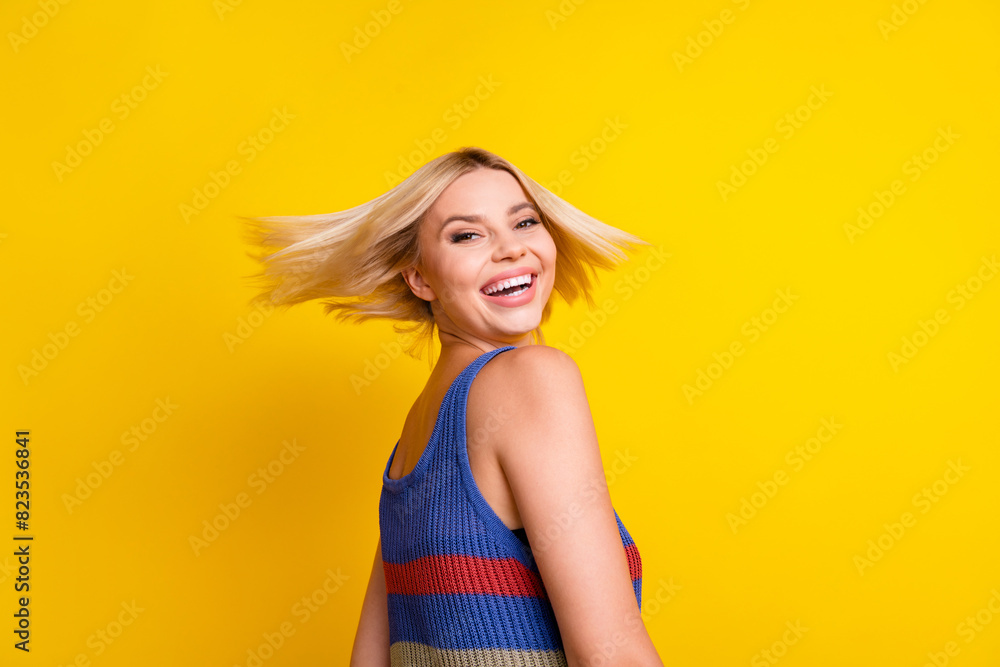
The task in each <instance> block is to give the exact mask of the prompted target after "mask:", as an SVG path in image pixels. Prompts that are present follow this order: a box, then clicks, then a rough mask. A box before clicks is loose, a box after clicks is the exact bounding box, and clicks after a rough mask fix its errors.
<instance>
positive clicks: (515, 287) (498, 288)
mask: <svg viewBox="0 0 1000 667" xmlns="http://www.w3.org/2000/svg"><path fill="white" fill-rule="evenodd" d="M536 278H537V276H536V275H535V274H533V273H528V274H525V275H523V276H517V277H516V278H508V279H507V280H498V281H497V282H495V283H493V284H492V285H487V286H486V287H484V288H483V289H481V290H479V291H480V292H482V293H483V294H485V295H486V296H501V297H503V296H517V295H518V294H523V293H524V292H525V291H527V290H528V289H530V288H531V286H532V284H534V282H535V279H536Z"/></svg>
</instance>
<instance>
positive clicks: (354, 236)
mask: <svg viewBox="0 0 1000 667" xmlns="http://www.w3.org/2000/svg"><path fill="white" fill-rule="evenodd" d="M476 169H501V170H503V171H506V172H508V173H509V174H511V175H512V176H513V177H514V178H515V179H517V181H518V182H519V183H520V184H521V188H522V189H523V190H524V192H525V195H526V196H527V198H528V200H529V201H530V202H531V203H532V204H534V205H535V207H536V208H537V209H538V211H539V213H540V217H541V222H542V224H544V225H545V228H546V229H547V230H548V231H549V234H550V235H551V236H552V239H553V241H554V242H555V246H556V258H557V261H556V275H555V283H554V286H553V290H554V291H556V292H558V293H559V294H560V295H561V296H562V298H563V299H564V300H565V301H566V302H567V303H568V304H570V305H572V304H573V302H574V301H576V299H577V298H578V297H579V296H580V295H583V296H584V297H585V298H586V300H587V305H588V306H589V307H591V308H593V307H594V305H595V304H594V299H593V297H592V296H591V294H590V290H591V288H592V284H593V283H595V282H599V281H598V280H597V275H596V268H602V269H609V270H610V269H613V268H614V267H615V266H616V264H617V263H618V262H623V261H625V260H626V259H627V256H626V255H625V253H624V252H622V250H620V248H621V249H624V250H631V249H632V247H633V246H639V245H651V244H650V243H648V242H646V241H644V240H642V239H640V238H639V237H637V236H633V235H632V234H629V233H628V232H625V231H622V230H620V229H618V228H616V227H612V226H610V225H607V224H605V223H603V222H601V221H599V220H597V219H595V218H592V217H590V216H589V215H587V214H586V213H584V212H582V211H580V210H579V209H577V208H575V207H574V206H572V205H571V204H569V203H568V202H566V201H564V200H562V199H560V198H559V197H557V196H556V195H554V194H552V192H550V191H549V190H547V189H545V188H544V187H542V186H541V185H539V184H538V183H536V182H535V181H533V180H532V179H530V178H529V177H528V176H526V175H525V174H524V173H522V172H521V170H520V169H518V168H517V167H515V166H514V165H513V164H511V163H510V162H508V161H507V160H505V159H504V158H502V157H500V156H499V155H496V154H494V153H491V152H489V151H487V150H484V149H482V148H477V147H474V146H469V147H464V148H460V149H458V150H456V151H453V152H451V153H446V154H444V155H441V156H439V157H437V158H435V159H433V160H431V161H430V162H428V163H427V164H425V165H423V166H422V167H420V168H419V169H417V170H416V171H415V172H414V173H413V174H411V175H410V176H408V177H407V178H406V179H405V180H404V181H403V182H401V183H399V184H398V185H396V186H395V187H393V188H392V189H390V190H389V191H388V192H386V193H384V194H382V195H379V196H378V197H376V198H375V199H372V200H371V201H368V202H365V203H364V204H360V205H359V206H355V207H354V208H349V209H346V210H344V211H337V212H334V213H321V214H318V215H302V216H271V217H256V218H251V217H245V216H240V217H241V218H242V219H243V220H245V221H247V223H248V224H247V226H246V228H245V236H246V239H247V241H248V243H250V244H252V245H253V246H256V247H263V248H277V250H276V251H274V252H268V251H265V252H263V253H257V254H254V253H249V252H248V253H247V254H249V255H250V256H251V257H253V258H254V259H256V260H258V261H260V262H261V263H262V264H264V269H263V270H262V271H260V272H258V273H256V274H253V275H251V276H245V278H249V279H251V280H254V279H256V280H257V281H258V283H260V285H261V287H262V290H263V291H262V292H261V293H259V294H258V295H256V296H255V297H253V298H252V299H251V300H250V303H251V304H254V303H258V302H266V303H268V304H270V305H272V306H291V305H293V304H296V303H301V302H303V301H309V300H312V299H326V301H325V306H324V310H325V312H326V314H330V313H331V312H336V317H337V319H338V320H339V321H351V320H353V321H355V322H359V323H360V322H363V321H365V320H367V319H370V318H386V319H390V320H393V321H394V322H396V323H395V324H394V325H393V329H394V330H395V331H396V332H397V333H400V334H409V335H411V336H412V337H411V339H410V342H409V343H404V349H405V350H406V352H407V354H409V355H410V356H412V357H414V358H419V357H420V348H421V347H423V346H424V345H426V346H427V348H428V350H430V349H431V343H432V341H433V339H434V334H435V329H436V324H435V322H434V316H433V314H432V312H431V307H430V302H429V301H424V300H423V299H421V298H419V297H417V296H416V295H415V294H413V292H412V291H410V288H409V286H408V285H407V284H406V281H405V280H404V279H403V275H402V270H403V269H404V268H407V267H409V266H414V265H416V264H418V263H419V262H420V247H419V245H418V242H417V239H418V236H417V233H418V230H419V225H420V222H421V221H422V220H423V218H424V216H425V214H426V213H427V211H428V209H430V207H431V206H432V205H433V204H434V202H435V201H436V200H437V198H438V197H439V196H440V195H441V193H442V192H443V191H444V190H445V188H447V187H448V186H449V185H451V183H452V182H454V181H455V179H457V178H458V177H459V176H462V175H463V174H467V173H469V172H470V171H474V170H476ZM588 271H589V272H590V275H588ZM591 276H593V278H591ZM551 309H552V299H549V301H548V303H546V304H545V306H544V308H543V310H542V319H541V323H540V324H539V326H538V328H536V329H535V330H534V331H533V332H532V337H533V340H534V342H536V343H544V341H545V339H544V337H543V335H542V330H541V324H544V323H545V322H546V321H547V320H548V318H549V315H550V314H551Z"/></svg>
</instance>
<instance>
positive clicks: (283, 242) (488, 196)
mask: <svg viewBox="0 0 1000 667" xmlns="http://www.w3.org/2000/svg"><path fill="white" fill-rule="evenodd" d="M251 223H252V227H253V232H254V239H253V240H254V243H257V244H260V245H263V246H269V247H277V248H280V250H278V251H277V252H274V253H271V254H269V255H267V256H262V257H259V259H260V260H261V261H263V262H265V263H266V264H267V265H268V266H267V269H266V270H265V271H264V272H263V273H262V274H260V275H261V276H263V277H264V279H265V281H266V282H267V283H268V288H267V289H266V291H265V292H264V293H263V294H262V295H261V297H258V298H266V299H268V300H269V301H271V303H274V304H284V305H291V304H293V303H298V302H301V301H305V300H308V299H314V298H327V299H328V301H327V306H326V310H327V312H331V311H337V315H338V316H339V317H340V318H347V319H355V320H357V321H362V320H364V319H367V318H370V317H385V318H390V319H392V320H395V321H397V322H398V324H397V325H396V326H395V328H396V330H397V331H398V332H400V333H408V334H413V338H412V339H411V344H410V345H409V347H408V352H409V353H410V354H411V355H413V356H417V354H416V352H417V350H418V348H419V347H420V346H422V345H427V346H430V344H431V343H432V341H433V337H434V335H435V332H436V334H437V338H438V340H439V341H440V346H441V348H440V355H439V357H438V359H437V363H436V364H435V365H434V367H433V370H432V371H431V374H430V378H429V379H428V381H427V385H426V386H425V388H424V390H423V392H422V393H421V394H420V396H418V397H417V399H416V402H415V403H414V404H413V407H412V408H411V409H410V411H409V414H408V415H407V417H406V420H405V422H404V424H403V428H402V433H401V435H400V437H399V440H398V441H397V442H396V445H395V447H394V448H393V449H392V452H391V454H390V455H389V459H388V462H387V464H386V467H385V470H384V471H383V476H382V495H381V499H380V504H379V524H380V525H379V527H380V539H379V541H378V544H377V545H376V549H375V558H374V563H373V565H372V571H371V577H370V580H369V582H368V589H367V593H366V595H365V599H364V602H363V604H362V609H361V618H360V622H359V624H358V629H357V634H356V636H355V640H354V647H353V653H352V657H351V665H354V666H357V667H375V666H379V667H381V666H387V665H389V666H392V667H396V666H399V665H421V666H422V665H428V666H429V665H456V666H457V665H463V666H468V665H539V666H547V665H571V666H576V665H661V666H662V664H663V663H662V662H661V661H660V659H659V657H658V655H657V653H656V649H655V648H654V646H653V643H652V641H651V640H650V638H649V635H648V633H647V632H646V629H645V626H644V625H643V622H642V619H641V617H640V609H641V587H642V566H641V560H640V558H639V552H638V548H637V547H636V545H635V543H634V541H633V540H632V538H631V536H630V535H629V533H628V531H627V530H626V529H625V526H624V525H623V523H622V521H621V519H620V518H619V517H618V514H617V512H616V511H615V510H614V508H613V507H612V504H611V499H610V495H609V493H608V487H607V483H606V481H605V477H604V468H603V465H602V461H601V454H600V450H599V448H598V443H597V436H596V432H595V428H594V424H593V421H592V418H591V414H590V408H589V404H588V402H587V396H586V393H585V390H584V386H583V381H582V378H581V375H580V371H579V369H578V368H577V366H576V364H575V363H574V361H573V359H572V358H571V357H569V356H568V355H566V354H565V353H563V352H561V351H559V350H557V349H555V348H552V347H548V346H546V345H544V338H543V336H542V333H541V329H540V326H541V324H542V323H544V322H545V321H546V320H547V319H548V316H549V313H550V310H551V305H552V302H551V301H550V298H549V297H550V295H551V293H552V291H553V290H555V291H556V292H558V293H559V294H560V295H561V296H562V297H563V298H564V299H565V300H566V301H567V302H569V303H573V301H574V300H575V299H576V298H577V297H578V296H580V295H581V294H582V295H583V296H585V297H586V299H587V302H588V303H589V304H590V305H593V300H592V297H591V295H590V293H589V290H590V288H591V278H590V277H589V276H588V271H590V272H591V273H594V269H595V268H605V269H608V268H612V267H613V266H614V265H615V263H616V261H618V260H622V259H624V254H623V253H622V252H621V250H619V247H621V248H629V247H630V246H633V245H638V244H645V242H644V241H642V240H640V239H638V238H637V237H635V236H633V235H631V234H628V233H626V232H623V231H621V230H619V229H616V228H614V227H611V226H609V225H606V224H604V223H602V222H600V221H598V220H595V219H594V218H591V217H590V216H588V215H586V214H584V213H582V212H581V211H579V210H577V209H576V208H574V207H573V206H571V205H570V204H568V203H566V202H565V201H563V200H561V199H559V198H558V197H556V196H555V195H553V194H552V193H551V192H549V191H548V190H546V189H545V188H543V187H541V186H540V185H539V184H538V183H536V182H535V181H533V180H531V179H530V178H528V177H527V176H526V175H525V174H523V173H522V172H521V171H520V170H519V169H517V167H515V166H514V165H512V164H511V163H509V162H508V161H506V160H504V159H503V158H501V157H499V156H497V155H495V154H493V153H490V152H488V151H485V150H482V149H479V148H463V149H461V150H458V151H455V152H452V153H448V154H446V155H442V156H440V157H438V158H436V159H434V160H432V161H431V162H429V163H427V164H426V165H424V166H423V167H421V168H420V169H418V170H417V171H416V172H415V173H414V174H412V175H411V176H410V177H408V178H407V179H406V180H405V181H403V182H402V183H400V184H399V185H397V186H396V187H394V188H392V189H391V190H389V191H388V192H386V193H385V194H383V195H381V196H379V197H377V198H375V199H373V200H372V201H370V202H367V203H365V204H362V205H360V206H357V207H355V208H352V209H348V210H346V211H342V212H338V213H332V214H327V215H314V216H304V217H272V218H258V219H255V220H252V221H251ZM254 226H255V227H254Z"/></svg>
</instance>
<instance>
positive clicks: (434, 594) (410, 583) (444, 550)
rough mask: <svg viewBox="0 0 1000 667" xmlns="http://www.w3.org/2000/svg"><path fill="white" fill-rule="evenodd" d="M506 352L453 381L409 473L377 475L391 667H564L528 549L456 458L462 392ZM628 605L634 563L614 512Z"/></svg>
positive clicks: (637, 568)
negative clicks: (624, 563)
mask: <svg viewBox="0 0 1000 667" xmlns="http://www.w3.org/2000/svg"><path fill="white" fill-rule="evenodd" d="M512 349H515V348H514V346H512V345H507V346H505V347H501V348H497V349H495V350H490V351H489V352H486V353H484V354H482V355H480V356H479V357H478V358H476V359H475V360H474V361H473V362H472V363H470V364H469V365H468V366H466V367H465V369H464V370H463V371H462V372H461V373H460V374H459V375H458V377H457V378H455V381H454V382H452V384H451V386H450V387H449V388H448V392H447V393H446V394H445V397H444V400H443V401H442V402H441V408H440V410H439V411H438V415H437V421H436V422H435V424H434V431H433V433H432V434H431V437H430V440H429V441H428V442H427V445H426V447H425V448H424V451H423V453H422V454H421V456H420V460H419V461H418V462H417V465H416V467H415V468H414V469H413V471H412V472H410V473H409V474H408V475H405V476H403V477H402V478H400V479H390V478H389V468H390V466H391V465H392V459H393V457H394V456H395V454H396V447H398V446H399V442H398V441H397V442H396V446H395V447H393V449H392V454H390V455H389V461H388V463H386V466H385V472H384V473H383V475H382V495H381V497H380V499H379V530H380V534H381V539H382V562H383V564H384V569H385V582H386V591H387V594H388V596H387V597H388V606H389V644H390V656H391V664H392V666H393V667H399V666H402V665H406V666H407V667H410V666H421V667H422V666H424V665H427V666H430V665H448V666H451V665H455V666H458V665H463V666H465V665H510V666H515V665H534V666H537V667H548V666H550V665H566V664H567V663H566V656H565V653H564V651H563V644H562V640H561V638H560V636H559V627H558V625H556V619H555V615H554V613H553V610H552V605H551V604H550V602H549V599H548V596H547V595H546V592H545V585H544V584H543V582H542V580H541V575H540V574H539V571H538V566H537V564H536V563H535V560H534V558H533V557H532V553H531V547H530V545H528V544H525V543H524V542H522V540H521V539H519V538H518V537H517V535H515V533H514V532H513V531H511V530H510V529H509V528H508V527H507V526H506V525H505V524H504V523H503V521H501V520H500V517H499V516H497V514H496V513H495V512H494V511H493V508H491V507H490V506H489V504H488V503H487V502H486V499H485V498H483V496H482V494H481V493H480V491H479V488H478V487H477V486H476V482H475V480H474V478H473V476H472V469H471V468H470V467H469V455H468V450H467V449H466V433H465V426H466V424H465V415H466V406H467V401H468V396H469V388H470V387H471V385H472V381H473V379H475V377H476V374H477V373H478V372H479V370H480V369H481V368H482V367H483V366H484V365H485V364H486V363H487V362H488V361H489V360H490V359H492V358H493V357H494V356H496V355H497V354H499V353H501V352H504V351H506V350H512ZM615 519H616V520H617V522H618V532H619V534H620V536H621V540H622V546H623V547H624V549H625V554H626V558H627V561H628V567H629V572H630V574H631V576H632V586H633V588H634V589H635V600H636V604H637V605H639V608H640V609H641V608H642V597H641V590H642V562H641V560H640V558H639V551H638V549H637V548H636V545H635V542H633V540H632V537H631V536H630V535H629V533H628V531H627V530H625V526H624V525H623V524H622V521H621V519H620V518H619V517H618V512H617V511H616V512H615Z"/></svg>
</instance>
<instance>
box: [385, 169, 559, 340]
mask: <svg viewBox="0 0 1000 667" xmlns="http://www.w3.org/2000/svg"><path fill="white" fill-rule="evenodd" d="M418 236H419V243H420V254H421V261H420V263H419V264H418V265H417V266H415V267H411V268H410V269H407V270H405V271H404V272H403V276H404V277H405V278H406V281H407V283H408V284H409V286H410V289H412V290H413V293H414V294H416V295H417V296H418V297H420V298H421V299H424V300H425V301H430V302H431V307H432V310H433V312H434V317H435V321H436V322H437V324H438V327H439V328H440V330H441V331H442V332H448V333H453V334H456V335H459V336H461V337H463V338H466V337H468V336H473V337H475V338H478V339H480V340H484V341H488V342H491V343H495V344H504V345H505V344H517V343H522V344H523V343H524V342H525V341H524V338H525V336H527V335H528V334H530V332H531V331H532V330H534V329H535V328H537V327H538V325H539V324H540V323H541V319H542V309H543V308H544V306H545V304H546V303H547V302H548V300H549V295H550V294H551V293H552V286H553V284H554V281H555V268H556V246H555V242H554V241H553V240H552V236H551V235H549V231H548V230H547V229H546V228H545V226H544V225H543V224H542V223H541V216H540V215H539V212H538V211H537V210H536V209H535V207H534V205H532V204H531V203H530V202H529V201H528V198H527V197H526V196H525V194H524V191H523V190H522V189H521V185H520V183H518V182H517V180H516V179H515V178H514V177H513V176H512V175H511V174H509V173H508V172H506V171H503V170H500V169H488V168H483V169H477V170H475V171H472V172H469V173H467V174H464V175H462V176H460V177H458V178H457V179H455V181H454V182H452V184H451V185H449V186H448V187H447V188H446V189H445V190H444V192H442V193H441V195H440V196H439V197H438V198H437V200H436V201H435V202H434V204H433V205H432V206H431V208H430V209H429V210H428V211H427V215H426V216H424V220H423V222H422V225H421V228H420V230H419V232H418ZM504 280H506V281H508V286H507V287H504V282H503V281H504ZM511 280H513V281H514V282H513V283H510V282H509V281H511ZM518 283H521V284H518ZM463 334H464V335H463Z"/></svg>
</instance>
